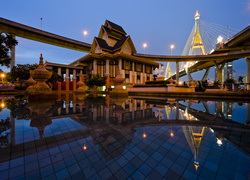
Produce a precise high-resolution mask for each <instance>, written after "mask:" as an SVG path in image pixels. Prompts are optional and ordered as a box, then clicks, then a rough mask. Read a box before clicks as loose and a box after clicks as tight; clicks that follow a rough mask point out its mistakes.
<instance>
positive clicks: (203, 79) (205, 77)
mask: <svg viewBox="0 0 250 180" xmlns="http://www.w3.org/2000/svg"><path fill="white" fill-rule="evenodd" d="M209 71H210V67H209V68H207V69H206V72H205V74H204V76H203V78H202V81H205V80H207V76H208V74H209Z"/></svg>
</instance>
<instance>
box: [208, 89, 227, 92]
mask: <svg viewBox="0 0 250 180" xmlns="http://www.w3.org/2000/svg"><path fill="white" fill-rule="evenodd" d="M222 91H225V90H224V89H206V90H205V92H222Z"/></svg>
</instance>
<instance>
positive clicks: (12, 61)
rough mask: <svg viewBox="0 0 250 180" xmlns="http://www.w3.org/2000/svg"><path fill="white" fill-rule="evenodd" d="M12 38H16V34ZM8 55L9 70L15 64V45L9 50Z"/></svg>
mask: <svg viewBox="0 0 250 180" xmlns="http://www.w3.org/2000/svg"><path fill="white" fill-rule="evenodd" d="M13 38H14V39H16V36H13ZM10 56H11V61H10V70H11V69H12V68H13V67H14V66H15V61H16V46H13V47H12V48H11V50H10Z"/></svg>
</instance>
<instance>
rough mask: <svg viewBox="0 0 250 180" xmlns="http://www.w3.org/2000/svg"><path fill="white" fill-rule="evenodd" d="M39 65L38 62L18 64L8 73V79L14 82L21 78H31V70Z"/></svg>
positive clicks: (24, 79) (23, 79) (22, 80)
mask: <svg viewBox="0 0 250 180" xmlns="http://www.w3.org/2000/svg"><path fill="white" fill-rule="evenodd" d="M37 67H38V65H37V64H32V65H30V64H17V65H16V66H14V67H13V68H12V70H11V72H9V73H8V74H7V80H8V81H9V82H11V83H13V82H14V81H16V79H17V78H19V81H21V82H25V81H26V80H27V79H29V78H30V70H34V69H36V68H37Z"/></svg>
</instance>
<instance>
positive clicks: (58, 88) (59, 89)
mask: <svg viewBox="0 0 250 180" xmlns="http://www.w3.org/2000/svg"><path fill="white" fill-rule="evenodd" d="M57 74H59V75H60V76H61V75H62V70H61V68H60V67H58V69H57ZM57 86H58V87H57V90H58V91H61V90H62V82H60V81H59V82H58V83H57Z"/></svg>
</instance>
